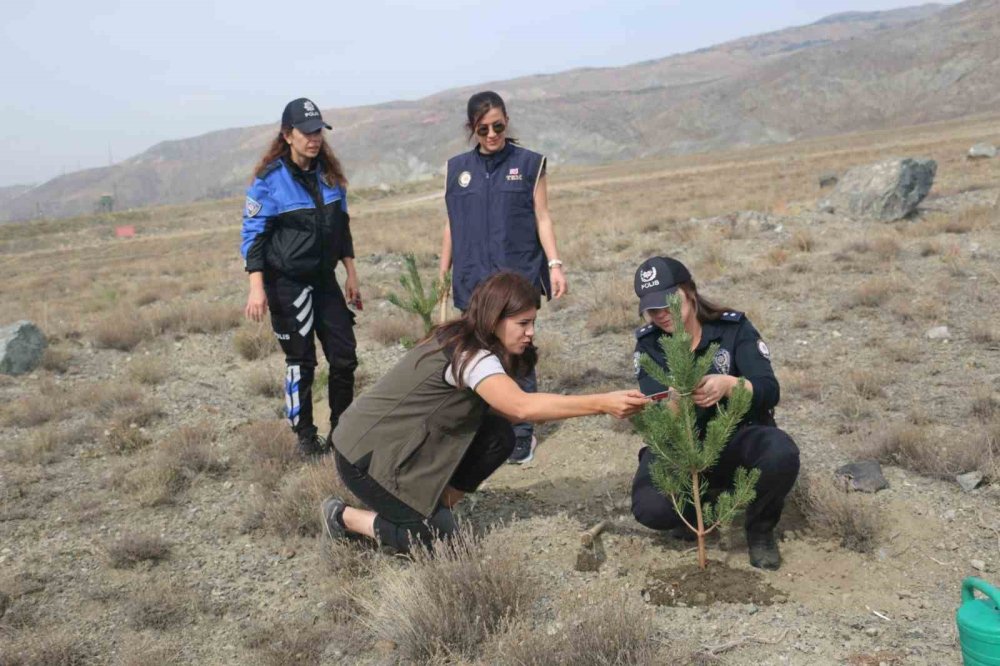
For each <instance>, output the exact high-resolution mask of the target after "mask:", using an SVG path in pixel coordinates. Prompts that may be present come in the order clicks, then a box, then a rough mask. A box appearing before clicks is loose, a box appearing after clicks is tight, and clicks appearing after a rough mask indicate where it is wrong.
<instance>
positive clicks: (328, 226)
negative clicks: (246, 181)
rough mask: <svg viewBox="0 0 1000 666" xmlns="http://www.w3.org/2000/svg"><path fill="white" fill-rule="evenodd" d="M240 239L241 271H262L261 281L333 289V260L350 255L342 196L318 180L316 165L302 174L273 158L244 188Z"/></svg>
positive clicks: (351, 244)
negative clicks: (277, 280)
mask: <svg viewBox="0 0 1000 666" xmlns="http://www.w3.org/2000/svg"><path fill="white" fill-rule="evenodd" d="M242 240H243V242H242V244H241V246H240V251H241V253H242V254H243V259H244V261H245V264H244V266H245V268H246V271H247V272H248V273H254V272H257V271H262V272H263V273H264V280H265V282H270V281H272V280H274V279H275V278H277V277H278V276H279V275H283V276H285V277H288V278H291V279H293V280H296V281H298V282H303V283H306V284H309V285H312V286H313V287H316V288H318V289H337V288H338V287H337V282H336V276H335V275H334V272H333V271H334V268H335V267H336V266H337V262H338V261H340V260H341V259H343V258H344V257H353V256H354V242H353V240H352V238H351V228H350V217H349V216H348V214H347V193H346V192H345V190H344V188H343V187H341V186H339V185H334V186H331V185H330V184H328V183H327V182H326V181H325V180H324V179H323V177H322V169H321V168H320V165H319V164H318V162H317V163H315V164H314V165H313V169H311V170H310V171H303V170H302V169H300V168H299V167H298V165H296V164H295V163H294V162H292V161H291V160H288V159H285V158H282V159H278V160H275V161H274V162H272V163H271V164H269V165H268V166H267V167H266V168H265V170H264V172H263V173H262V174H261V175H260V177H258V178H255V179H254V181H253V184H251V185H250V188H249V189H248V190H247V200H246V207H245V209H244V211H243V231H242Z"/></svg>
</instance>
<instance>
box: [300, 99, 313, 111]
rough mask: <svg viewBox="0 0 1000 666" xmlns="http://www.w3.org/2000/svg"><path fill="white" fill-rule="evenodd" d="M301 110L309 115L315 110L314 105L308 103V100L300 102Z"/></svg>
mask: <svg viewBox="0 0 1000 666" xmlns="http://www.w3.org/2000/svg"><path fill="white" fill-rule="evenodd" d="M302 108H303V109H305V110H306V111H309V112H310V113H311V112H313V111H315V110H316V105H315V104H313V103H312V102H310V101H309V100H306V101H304V102H302Z"/></svg>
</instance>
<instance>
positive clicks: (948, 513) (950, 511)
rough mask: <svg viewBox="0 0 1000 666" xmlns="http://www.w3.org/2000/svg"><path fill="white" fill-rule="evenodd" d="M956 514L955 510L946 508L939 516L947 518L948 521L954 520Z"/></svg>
mask: <svg viewBox="0 0 1000 666" xmlns="http://www.w3.org/2000/svg"><path fill="white" fill-rule="evenodd" d="M957 515H958V512H957V511H955V510H954V509H948V510H947V511H945V512H944V513H943V514H941V517H942V518H944V519H945V520H947V521H948V522H949V523H950V522H951V521H953V520H955V517H956V516H957Z"/></svg>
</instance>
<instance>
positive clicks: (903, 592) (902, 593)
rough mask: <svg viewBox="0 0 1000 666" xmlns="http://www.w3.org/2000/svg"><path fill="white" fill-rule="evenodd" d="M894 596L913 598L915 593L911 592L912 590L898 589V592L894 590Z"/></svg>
mask: <svg viewBox="0 0 1000 666" xmlns="http://www.w3.org/2000/svg"><path fill="white" fill-rule="evenodd" d="M896 596H898V597H899V598H900V599H913V598H915V597H916V595H915V594H913V592H910V591H909V590H900V591H899V592H896Z"/></svg>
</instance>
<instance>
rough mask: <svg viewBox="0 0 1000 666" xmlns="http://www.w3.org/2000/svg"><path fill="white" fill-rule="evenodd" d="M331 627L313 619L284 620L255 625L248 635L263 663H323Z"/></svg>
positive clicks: (295, 665) (297, 665) (304, 665)
mask: <svg viewBox="0 0 1000 666" xmlns="http://www.w3.org/2000/svg"><path fill="white" fill-rule="evenodd" d="M331 638H332V637H331V635H330V627H328V626H323V625H316V624H314V623H313V622H311V621H310V622H306V621H302V622H284V623H282V624H278V625H274V624H269V625H266V626H259V627H254V628H253V629H252V630H251V632H250V633H249V635H248V636H247V637H246V639H245V644H246V646H247V647H248V648H250V649H251V650H253V651H254V653H255V655H254V656H255V657H256V659H255V660H254V663H255V664H260V666H313V665H315V666H319V664H321V663H325V662H323V661H322V657H323V651H324V649H325V648H326V644H327V642H328V641H330V640H331Z"/></svg>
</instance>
